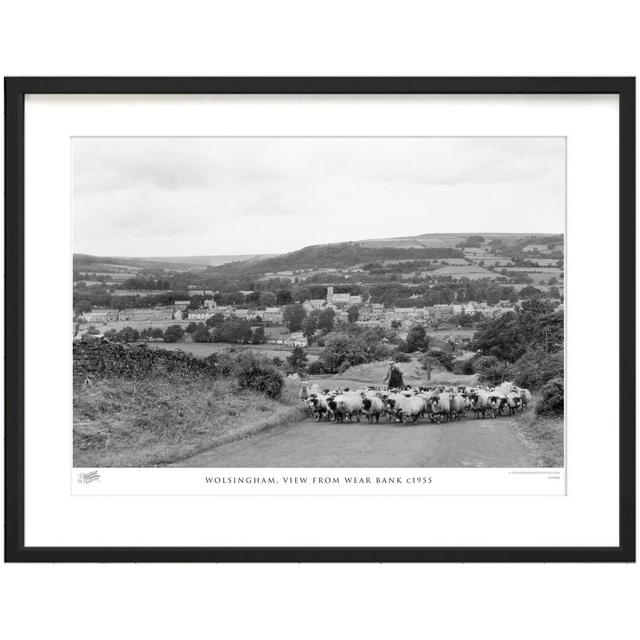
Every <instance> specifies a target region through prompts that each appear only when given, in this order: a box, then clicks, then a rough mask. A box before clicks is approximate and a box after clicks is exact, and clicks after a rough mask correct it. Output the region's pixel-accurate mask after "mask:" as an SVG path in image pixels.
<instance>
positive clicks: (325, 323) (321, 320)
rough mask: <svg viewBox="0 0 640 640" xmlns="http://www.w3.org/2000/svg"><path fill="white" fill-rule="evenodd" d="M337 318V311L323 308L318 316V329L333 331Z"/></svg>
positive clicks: (326, 331)
mask: <svg viewBox="0 0 640 640" xmlns="http://www.w3.org/2000/svg"><path fill="white" fill-rule="evenodd" d="M335 318H336V312H335V311H334V310H333V309H331V308H329V309H323V310H322V311H321V312H320V315H319V316H318V329H319V330H320V331H324V332H325V333H330V332H331V331H333V325H334V323H335Z"/></svg>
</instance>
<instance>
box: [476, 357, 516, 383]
mask: <svg viewBox="0 0 640 640" xmlns="http://www.w3.org/2000/svg"><path fill="white" fill-rule="evenodd" d="M473 368H474V371H475V373H476V374H477V376H478V379H479V380H480V382H486V383H489V384H492V385H496V384H500V383H502V382H504V379H505V378H506V377H507V376H508V373H509V369H508V365H507V363H506V362H504V361H503V360H498V358H496V357H495V356H481V357H479V358H478V359H477V360H476V361H475V363H474V366H473Z"/></svg>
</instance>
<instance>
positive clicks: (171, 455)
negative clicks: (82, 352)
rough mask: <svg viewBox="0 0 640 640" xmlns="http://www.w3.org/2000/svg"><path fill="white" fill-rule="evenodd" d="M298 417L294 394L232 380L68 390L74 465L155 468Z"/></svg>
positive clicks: (111, 383)
mask: <svg viewBox="0 0 640 640" xmlns="http://www.w3.org/2000/svg"><path fill="white" fill-rule="evenodd" d="M303 417H304V406H303V405H301V403H300V401H299V400H298V399H297V396H296V389H295V388H294V386H293V385H288V386H287V387H285V389H284V390H283V394H282V398H281V399H280V400H271V399H269V398H267V397H265V396H264V395H263V394H259V393H255V392H253V391H247V390H239V389H238V387H237V384H236V382H235V380H234V379H230V378H216V379H193V380H190V379H187V380H185V379H174V378H171V377H156V378H149V379H144V380H137V381H135V380H123V379H119V378H105V379H103V380H99V381H96V382H95V383H93V384H91V385H90V386H86V387H81V388H78V389H76V390H75V392H74V397H73V462H74V466H75V467H154V466H164V465H167V464H170V463H173V462H178V461H180V460H183V459H185V458H188V457H190V456H193V455H195V454H197V453H200V452H202V451H206V450H207V449H211V448H212V447H215V446H217V445H220V444H223V443H225V442H230V441H232V440H237V439H239V438H243V437H245V436H248V435H253V434H255V433H258V432H260V431H264V430H265V429H269V428H273V427H277V426H281V425H284V424H287V423H290V422H294V421H297V420H300V419H302V418H303Z"/></svg>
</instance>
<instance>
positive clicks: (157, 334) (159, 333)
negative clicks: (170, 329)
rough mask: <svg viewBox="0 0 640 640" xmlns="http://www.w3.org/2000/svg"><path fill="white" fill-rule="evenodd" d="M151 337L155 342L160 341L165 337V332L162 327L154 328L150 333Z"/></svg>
mask: <svg viewBox="0 0 640 640" xmlns="http://www.w3.org/2000/svg"><path fill="white" fill-rule="evenodd" d="M149 337H150V338H153V339H154V340H160V339H162V338H163V337H164V331H163V330H162V329H161V328H160V327H154V328H153V329H151V332H150V333H149Z"/></svg>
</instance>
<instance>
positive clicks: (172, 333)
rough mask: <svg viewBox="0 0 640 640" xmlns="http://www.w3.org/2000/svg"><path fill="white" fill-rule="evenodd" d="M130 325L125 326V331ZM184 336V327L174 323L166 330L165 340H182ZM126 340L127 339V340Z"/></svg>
mask: <svg viewBox="0 0 640 640" xmlns="http://www.w3.org/2000/svg"><path fill="white" fill-rule="evenodd" d="M127 328H128V327H125V328H124V329H123V331H125V330H126V329H127ZM183 336H184V329H183V328H182V327H181V326H180V325H179V324H172V325H171V326H169V327H167V329H166V331H165V332H164V336H163V337H164V341H165V342H179V341H180V340H182V338H183ZM125 342H126V340H125Z"/></svg>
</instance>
